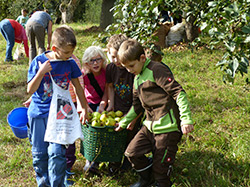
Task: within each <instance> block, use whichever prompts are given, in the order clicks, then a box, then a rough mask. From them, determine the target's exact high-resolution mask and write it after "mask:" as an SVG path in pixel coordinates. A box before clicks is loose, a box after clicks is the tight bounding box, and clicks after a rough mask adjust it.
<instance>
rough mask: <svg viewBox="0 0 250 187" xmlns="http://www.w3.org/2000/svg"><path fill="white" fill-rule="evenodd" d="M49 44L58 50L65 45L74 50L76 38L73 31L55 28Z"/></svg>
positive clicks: (61, 27) (63, 27)
mask: <svg viewBox="0 0 250 187" xmlns="http://www.w3.org/2000/svg"><path fill="white" fill-rule="evenodd" d="M51 43H52V45H55V46H56V47H58V48H60V47H64V46H65V45H66V46H71V47H73V48H75V46H76V37H75V34H74V32H73V29H71V28H69V27H66V26H60V27H58V28H56V29H55V31H54V32H53V34H52V38H51Z"/></svg>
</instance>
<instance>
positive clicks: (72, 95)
mask: <svg viewBox="0 0 250 187" xmlns="http://www.w3.org/2000/svg"><path fill="white" fill-rule="evenodd" d="M72 58H73V59H74V60H75V61H76V64H77V65H78V67H79V68H80V69H81V63H80V60H79V59H78V58H77V57H76V56H75V55H72ZM78 79H79V81H80V84H81V85H83V78H82V75H81V76H80V77H78ZM69 93H70V96H71V98H72V101H73V103H76V101H77V100H76V94H75V91H74V86H73V84H72V83H71V82H70V84H69Z"/></svg>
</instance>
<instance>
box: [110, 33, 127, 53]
mask: <svg viewBox="0 0 250 187" xmlns="http://www.w3.org/2000/svg"><path fill="white" fill-rule="evenodd" d="M127 39H128V38H127V36H125V35H124V34H115V35H113V36H111V37H110V38H109V40H108V44H107V48H108V51H109V50H110V48H114V49H116V50H117V51H118V49H119V47H120V45H121V44H122V42H124V41H125V40H127Z"/></svg>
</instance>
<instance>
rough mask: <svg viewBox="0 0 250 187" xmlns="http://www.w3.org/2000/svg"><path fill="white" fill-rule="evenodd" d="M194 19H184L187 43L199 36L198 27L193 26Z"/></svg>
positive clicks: (191, 16) (191, 17)
mask: <svg viewBox="0 0 250 187" xmlns="http://www.w3.org/2000/svg"><path fill="white" fill-rule="evenodd" d="M195 19H196V18H195V17H194V16H193V15H190V17H189V19H188V20H187V19H186V26H185V27H186V28H185V31H186V36H187V41H188V42H192V41H193V40H194V39H195V38H197V37H198V36H199V31H198V27H197V26H196V25H194V21H195Z"/></svg>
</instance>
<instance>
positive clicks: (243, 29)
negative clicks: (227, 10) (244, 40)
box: [241, 26, 250, 34]
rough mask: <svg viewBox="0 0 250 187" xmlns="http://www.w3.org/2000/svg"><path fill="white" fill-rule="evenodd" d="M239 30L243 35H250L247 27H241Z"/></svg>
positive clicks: (249, 29) (249, 28)
mask: <svg viewBox="0 0 250 187" xmlns="http://www.w3.org/2000/svg"><path fill="white" fill-rule="evenodd" d="M241 30H242V32H243V33H245V34H249V33H250V27H249V26H244V27H242V29H241Z"/></svg>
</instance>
